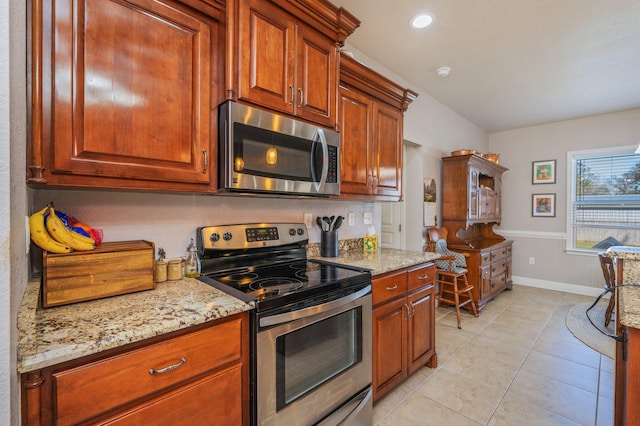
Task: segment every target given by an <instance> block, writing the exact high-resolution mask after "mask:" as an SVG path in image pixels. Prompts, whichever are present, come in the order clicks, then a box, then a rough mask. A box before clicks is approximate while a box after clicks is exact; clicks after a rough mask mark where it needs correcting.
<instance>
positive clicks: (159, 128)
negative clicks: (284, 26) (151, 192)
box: [27, 0, 224, 192]
mask: <svg viewBox="0 0 640 426" xmlns="http://www.w3.org/2000/svg"><path fill="white" fill-rule="evenodd" d="M30 5H31V8H30V25H29V29H30V33H29V55H30V69H29V72H30V75H29V96H30V114H29V123H30V124H29V126H30V128H29V143H28V160H27V161H28V164H27V166H28V167H27V171H28V177H27V183H28V184H30V185H32V186H42V185H51V186H73V187H90V188H96V187H103V188H136V189H156V190H167V191H172V190H175V191H196V192H200V191H202V192H206V191H207V190H209V188H215V187H216V182H215V180H216V173H215V168H214V166H213V165H214V164H215V163H216V157H217V156H216V151H217V146H216V142H215V137H213V136H214V135H215V132H212V129H214V128H215V121H214V119H212V117H214V116H215V115H214V114H212V110H213V109H215V107H216V105H217V102H218V101H219V98H220V97H221V92H220V93H219V92H218V91H219V88H218V85H217V84H216V82H217V81H218V78H217V77H216V72H217V71H218V69H219V67H218V66H217V65H216V64H217V61H218V60H219V58H223V55H222V54H220V52H222V49H223V48H224V44H222V45H220V43H221V41H222V39H221V38H220V34H219V33H220V28H221V21H223V20H224V1H222V0H206V1H201V0H181V1H178V0H158V1H154V2H149V1H145V0H127V1H121V2H118V1H113V0H94V1H86V0H78V1H72V0H61V1H56V2H55V5H54V3H52V2H48V1H43V0H33V1H31V2H30ZM220 88H221V87H220Z"/></svg>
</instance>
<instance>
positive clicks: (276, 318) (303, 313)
mask: <svg viewBox="0 0 640 426" xmlns="http://www.w3.org/2000/svg"><path fill="white" fill-rule="evenodd" d="M369 293H371V287H370V286H367V287H365V288H363V289H362V290H358V291H356V292H355V293H351V294H349V295H347V296H345V297H342V298H340V299H337V300H332V301H331V302H327V303H323V304H321V305H316V306H310V307H308V308H304V309H299V310H296V311H291V312H284V313H282V314H276V315H271V316H268V317H264V318H260V327H268V326H271V325H278V324H284V323H287V322H291V321H295V320H297V319H300V318H304V317H309V316H312V315H317V314H321V313H323V312H327V311H330V310H332V309H336V308H339V307H340V306H344V305H347V304H349V303H351V302H353V301H354V300H356V299H359V298H361V297H364V296H366V295H367V294H369Z"/></svg>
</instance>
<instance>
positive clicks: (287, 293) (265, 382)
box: [197, 223, 372, 426]
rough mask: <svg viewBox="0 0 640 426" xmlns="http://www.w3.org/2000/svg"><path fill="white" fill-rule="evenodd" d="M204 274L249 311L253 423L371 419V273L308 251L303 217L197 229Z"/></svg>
mask: <svg viewBox="0 0 640 426" xmlns="http://www.w3.org/2000/svg"><path fill="white" fill-rule="evenodd" d="M197 236H198V238H197V240H198V241H197V246H198V253H199V259H200V262H201V270H202V276H201V277H200V279H201V280H202V281H203V282H205V283H207V284H209V285H212V286H214V287H217V288H219V289H221V290H223V291H226V292H227V293H229V294H232V295H234V296H235V297H238V298H239V299H242V300H245V301H251V302H253V303H255V309H254V310H253V315H252V329H253V331H252V354H251V355H252V356H251V358H252V374H251V377H252V392H251V394H252V401H253V402H252V403H253V406H252V422H253V424H260V425H285V424H286V425H289V424H290V425H294V424H295V425H311V424H325V425H336V424H344V425H367V426H368V425H370V424H371V415H372V392H371V371H372V366H371V273H370V272H368V271H361V270H354V269H348V268H344V267H341V266H336V265H333V264H327V263H323V262H319V261H315V260H309V259H307V258H306V244H307V241H308V236H307V228H306V226H305V225H304V224H299V223H277V224H268V223H260V224H249V225H224V226H210V227H202V228H198V232H197Z"/></svg>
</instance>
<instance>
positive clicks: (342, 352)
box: [276, 307, 362, 410]
mask: <svg viewBox="0 0 640 426" xmlns="http://www.w3.org/2000/svg"><path fill="white" fill-rule="evenodd" d="M361 342H362V308H361V307H357V308H354V309H351V310H348V311H345V312H342V313H340V314H337V315H335V316H332V317H330V318H327V319H324V320H322V321H319V322H316V323H313V324H311V325H308V326H306V327H303V328H299V329H297V330H294V331H291V332H289V333H287V334H284V335H281V336H279V337H277V338H276V351H277V354H276V395H277V396H276V406H277V409H278V410H281V409H282V408H284V407H286V406H287V405H288V404H291V403H292V402H293V401H295V400H296V399H298V398H300V397H302V396H304V395H306V394H307V393H309V392H311V391H313V390H314V389H316V388H317V387H319V386H320V385H322V384H323V383H325V382H327V381H328V380H331V379H332V378H333V377H336V376H337V375H339V374H340V373H342V372H344V371H346V370H348V369H349V368H351V367H352V366H354V365H356V364H358V363H359V362H360V361H361V360H362V343H361Z"/></svg>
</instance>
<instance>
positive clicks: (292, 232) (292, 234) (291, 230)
mask: <svg viewBox="0 0 640 426" xmlns="http://www.w3.org/2000/svg"><path fill="white" fill-rule="evenodd" d="M289 235H291V236H292V237H293V236H295V235H296V230H295V229H293V228H290V229H289Z"/></svg>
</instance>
